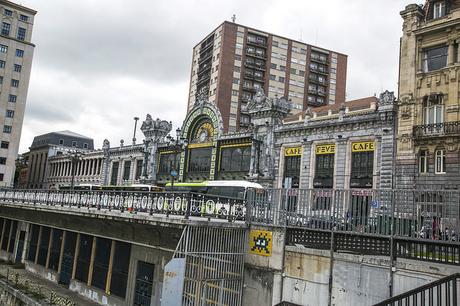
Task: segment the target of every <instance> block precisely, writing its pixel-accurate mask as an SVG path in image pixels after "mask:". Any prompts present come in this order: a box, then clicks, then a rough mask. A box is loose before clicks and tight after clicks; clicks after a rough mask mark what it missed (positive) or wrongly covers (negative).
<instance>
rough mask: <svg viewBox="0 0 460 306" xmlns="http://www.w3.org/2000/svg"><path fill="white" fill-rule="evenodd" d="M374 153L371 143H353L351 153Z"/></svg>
mask: <svg viewBox="0 0 460 306" xmlns="http://www.w3.org/2000/svg"><path fill="white" fill-rule="evenodd" d="M372 151H374V142H373V141H363V142H353V143H352V144H351V152H372Z"/></svg>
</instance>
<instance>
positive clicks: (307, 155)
mask: <svg viewBox="0 0 460 306" xmlns="http://www.w3.org/2000/svg"><path fill="white" fill-rule="evenodd" d="M312 144H313V141H310V140H308V141H304V143H303V152H302V163H301V166H302V167H301V168H300V181H299V187H300V188H302V189H304V188H310V179H311V178H312V177H310V168H311V149H312ZM283 155H284V152H283ZM280 187H281V186H280Z"/></svg>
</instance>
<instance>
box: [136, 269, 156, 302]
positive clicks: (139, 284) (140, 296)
mask: <svg viewBox="0 0 460 306" xmlns="http://www.w3.org/2000/svg"><path fill="white" fill-rule="evenodd" d="M154 267H155V266H154V265H153V264H150V263H147V262H143V261H138V262H137V271H136V285H135V289H134V303H133V304H134V306H150V300H151V299H152V287H153V270H154Z"/></svg>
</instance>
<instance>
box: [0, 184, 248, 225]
mask: <svg viewBox="0 0 460 306" xmlns="http://www.w3.org/2000/svg"><path fill="white" fill-rule="evenodd" d="M0 200H2V201H4V202H7V203H18V204H31V205H47V206H62V207H77V208H88V209H90V208H93V209H97V210H108V211H112V210H114V211H120V212H130V213H137V212H144V213H149V214H150V215H153V214H161V215H166V216H169V215H180V216H183V217H185V218H189V217H190V216H199V217H206V218H209V219H216V218H218V219H228V220H229V221H234V220H243V219H244V218H245V211H246V209H245V204H244V200H243V199H237V198H230V197H223V196H213V195H205V194H199V193H193V192H187V193H184V192H132V191H67V190H65V191H64V190H1V191H0Z"/></svg>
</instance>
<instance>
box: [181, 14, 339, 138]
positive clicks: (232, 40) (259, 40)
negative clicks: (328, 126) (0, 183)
mask: <svg viewBox="0 0 460 306" xmlns="http://www.w3.org/2000/svg"><path fill="white" fill-rule="evenodd" d="M346 73H347V56H346V55H344V54H341V53H338V52H335V51H331V50H326V49H323V48H318V47H315V46H312V45H309V44H305V43H303V42H299V41H295V40H292V39H287V38H284V37H281V36H278V35H275V34H270V33H267V32H263V31H260V30H256V29H252V28H249V27H246V26H243V25H239V24H236V23H231V22H227V21H226V22H224V23H222V24H221V25H219V26H218V27H217V29H215V30H214V31H213V32H212V33H210V34H209V35H207V36H206V38H205V39H203V40H202V41H201V42H200V43H198V44H197V45H196V46H195V47H194V48H193V58H192V70H191V77H190V91H189V100H188V111H191V109H192V108H193V107H194V104H195V102H196V101H197V97H198V95H199V94H200V93H201V92H203V93H205V94H206V96H207V97H208V99H209V101H210V102H211V103H214V104H215V105H216V106H217V108H218V109H219V111H220V113H221V115H222V119H223V123H224V132H236V131H239V130H241V129H245V128H247V127H248V126H249V124H250V118H249V113H248V108H247V107H248V103H249V101H250V100H251V99H252V97H253V96H254V94H255V93H256V91H257V90H258V89H259V88H262V89H263V90H264V92H266V93H268V94H267V95H268V97H270V98H274V97H275V96H279V97H282V96H284V97H287V98H288V99H289V101H290V102H291V103H292V110H291V112H293V113H295V112H299V111H302V110H306V109H307V107H309V106H312V107H315V106H323V105H327V104H336V103H343V102H345V85H346Z"/></svg>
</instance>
